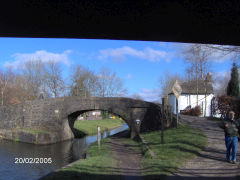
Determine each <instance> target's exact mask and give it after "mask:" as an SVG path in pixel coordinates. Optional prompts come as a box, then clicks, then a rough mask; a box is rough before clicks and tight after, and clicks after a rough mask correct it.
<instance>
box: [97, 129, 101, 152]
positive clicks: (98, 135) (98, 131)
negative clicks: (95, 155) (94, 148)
mask: <svg viewBox="0 0 240 180" xmlns="http://www.w3.org/2000/svg"><path fill="white" fill-rule="evenodd" d="M97 142H98V149H100V145H101V129H100V127H99V126H97Z"/></svg>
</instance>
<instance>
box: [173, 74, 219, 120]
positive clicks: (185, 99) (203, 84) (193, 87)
mask: <svg viewBox="0 0 240 180" xmlns="http://www.w3.org/2000/svg"><path fill="white" fill-rule="evenodd" d="M209 78H211V76H210V75H209V77H207V81H203V80H199V81H198V97H197V83H196V81H190V82H184V83H182V84H180V86H181V88H182V93H181V95H180V96H179V98H178V113H180V111H181V110H185V109H186V108H188V107H190V108H194V107H195V106H197V105H199V106H200V108H201V116H204V115H205V106H206V116H211V115H212V113H211V102H212V99H213V97H214V95H213V86H212V83H211V81H209V80H208V79H209ZM168 98H169V104H170V106H171V107H172V112H173V113H174V114H176V112H177V108H176V106H177V103H176V97H175V95H174V94H173V92H171V93H169V94H168ZM197 99H198V103H197ZM205 99H206V101H205Z"/></svg>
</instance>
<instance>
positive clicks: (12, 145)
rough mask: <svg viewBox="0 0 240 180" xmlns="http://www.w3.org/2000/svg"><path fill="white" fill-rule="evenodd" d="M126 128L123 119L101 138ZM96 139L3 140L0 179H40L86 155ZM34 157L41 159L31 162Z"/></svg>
mask: <svg viewBox="0 0 240 180" xmlns="http://www.w3.org/2000/svg"><path fill="white" fill-rule="evenodd" d="M126 129H128V126H127V124H126V123H124V124H123V125H122V126H121V127H118V128H116V129H113V130H110V131H105V132H104V133H103V134H102V138H106V137H107V136H109V135H114V134H116V133H118V132H121V131H124V130H126ZM96 141H97V135H94V136H86V137H84V138H80V139H73V140H70V141H64V142H60V143H55V144H51V145H34V144H27V143H20V142H12V141H7V140H0V180H17V179H24V180H33V179H34V180H35V179H39V178H40V177H42V176H44V175H46V174H48V173H50V172H52V171H54V170H56V169H59V168H61V167H63V166H65V165H67V164H69V163H71V162H73V161H76V160H78V159H81V158H84V157H86V151H87V148H88V146H89V145H90V144H92V143H94V142H96ZM24 158H25V159H24ZM30 158H33V159H30ZM34 158H35V159H34ZM37 158H39V159H37ZM33 160H35V162H39V163H31V162H32V161H33Z"/></svg>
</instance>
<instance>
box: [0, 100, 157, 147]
mask: <svg viewBox="0 0 240 180" xmlns="http://www.w3.org/2000/svg"><path fill="white" fill-rule="evenodd" d="M92 110H106V111H108V112H111V113H113V114H116V115H118V116H120V117H122V118H123V120H124V121H125V122H126V123H127V124H128V126H129V127H130V130H131V136H132V137H134V136H136V135H137V134H138V132H139V131H140V132H145V131H151V130H156V129H159V128H160V126H161V120H160V119H161V116H162V115H161V107H160V105H157V104H155V103H150V102H146V101H141V100H134V99H130V98H97V97H91V98H80V97H64V98H54V99H43V100H34V101H26V102H24V103H22V104H17V105H11V106H3V107H0V136H1V137H2V138H5V139H10V140H15V141H21V142H28V143H35V144H50V143H55V142H58V141H64V140H68V139H72V138H73V137H74V134H73V131H72V130H73V125H74V121H75V120H76V118H77V117H78V116H79V115H80V114H81V113H84V112H86V111H92ZM137 119H139V120H141V124H140V126H138V125H137V124H136V120H137Z"/></svg>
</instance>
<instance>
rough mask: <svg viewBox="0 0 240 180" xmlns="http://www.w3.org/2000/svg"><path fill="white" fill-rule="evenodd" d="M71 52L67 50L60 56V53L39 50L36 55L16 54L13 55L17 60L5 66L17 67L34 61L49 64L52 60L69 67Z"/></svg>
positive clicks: (6, 63)
mask: <svg viewBox="0 0 240 180" xmlns="http://www.w3.org/2000/svg"><path fill="white" fill-rule="evenodd" d="M71 52H72V51H71V50H66V51H64V52H63V53H61V54H59V53H52V52H48V51H45V50H39V51H36V52H34V53H25V54H24V53H16V54H13V55H12V57H13V58H14V59H15V60H14V61H13V62H8V61H7V62H5V64H4V66H5V67H9V66H11V67H17V66H19V65H20V64H22V63H24V62H26V61H29V60H32V61H35V60H42V61H43V62H48V61H50V60H52V61H55V62H60V63H63V64H65V65H69V64H70V62H69V58H68V56H69V54H70V53H71Z"/></svg>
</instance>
